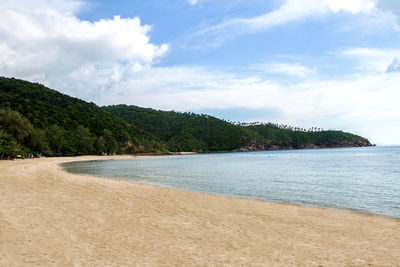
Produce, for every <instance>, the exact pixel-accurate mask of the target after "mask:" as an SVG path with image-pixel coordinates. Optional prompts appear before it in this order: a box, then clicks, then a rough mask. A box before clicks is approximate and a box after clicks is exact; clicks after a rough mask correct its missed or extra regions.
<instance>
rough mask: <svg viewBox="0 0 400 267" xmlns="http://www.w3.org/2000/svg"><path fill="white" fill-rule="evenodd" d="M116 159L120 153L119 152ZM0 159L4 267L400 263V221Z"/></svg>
mask: <svg viewBox="0 0 400 267" xmlns="http://www.w3.org/2000/svg"><path fill="white" fill-rule="evenodd" d="M117 158H121V157H117ZM95 159H104V157H80V158H46V159H34V160H24V161H22V160H21V161H17V162H14V161H1V162H0V266H49V265H50V266H51V265H53V266H73V265H75V266H130V265H139V266H161V265H162V266H164V265H174V266H188V265H189V266H193V265H196V266H221V265H225V266H226V265H242V266H243V265H245V266H250V265H252V266H261V265H262V266H366V265H374V266H400V220H398V219H391V218H385V217H379V216H371V215H364V214H357V213H351V212H346V211H334V210H327V209H321V208H314V207H302V206H294V205H285V204H275V203H268V202H261V201H255V200H246V199H238V198H230V197H223V196H214V195H207V194H198V193H193V192H187V191H182V190H175V189H168V188H161V187H156V186H148V185H139V184H134V183H129V182H124V181H117V180H112V179H105V178H97V177H90V176H83V175H74V174H69V173H66V172H65V171H63V170H62V168H61V167H60V166H59V165H58V163H62V162H68V161H75V160H95Z"/></svg>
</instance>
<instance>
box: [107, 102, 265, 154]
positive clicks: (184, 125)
mask: <svg viewBox="0 0 400 267" xmlns="http://www.w3.org/2000/svg"><path fill="white" fill-rule="evenodd" d="M103 109H104V110H105V111H108V112H110V113H112V114H114V115H116V116H117V117H120V118H122V119H124V120H126V121H127V122H129V123H132V124H135V125H137V126H138V127H140V128H142V129H144V130H146V131H148V132H151V133H153V134H154V135H155V136H157V137H158V138H159V139H160V140H161V141H163V142H164V143H165V144H166V145H167V148H168V150H170V151H230V150H235V149H237V148H239V147H244V146H246V145H247V144H248V143H249V142H251V141H256V140H262V139H263V138H262V137H261V136H260V135H259V134H258V133H256V132H255V131H252V130H250V129H248V128H246V127H242V126H238V125H234V124H232V123H229V122H226V121H223V120H220V119H217V118H215V117H212V116H208V115H198V114H194V113H179V112H174V111H160V110H154V109H149V108H140V107H136V106H126V105H116V106H107V107H103Z"/></svg>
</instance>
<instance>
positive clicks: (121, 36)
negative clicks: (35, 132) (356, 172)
mask: <svg viewBox="0 0 400 267" xmlns="http://www.w3.org/2000/svg"><path fill="white" fill-rule="evenodd" d="M0 18H1V19H0V75H1V76H6V77H16V78H21V79H27V80H30V81H35V82H40V83H43V84H45V85H47V86H49V87H51V88H53V89H56V90H58V91H61V92H63V93H67V94H70V95H72V96H76V97H79V98H82V99H85V100H88V101H92V102H95V103H97V104H98V105H108V104H118V103H125V104H133V105H138V106H143V107H152V108H156V109H163V110H178V111H193V112H197V113H207V114H211V115H214V116H217V117H220V118H224V119H229V120H232V121H266V122H278V123H285V124H290V125H293V126H300V127H304V128H308V127H312V126H318V127H323V128H324V129H341V130H345V131H350V132H353V133H357V134H360V135H363V136H366V137H368V138H369V139H370V140H371V141H372V142H374V143H377V144H382V145H385V144H387V145H389V144H400V45H399V44H400V1H398V0H269V1H267V0H229V1H228V0H146V1H141V0H115V1H106V0H81V1H78V0H36V1H31V0H19V1H15V0H1V1H0Z"/></svg>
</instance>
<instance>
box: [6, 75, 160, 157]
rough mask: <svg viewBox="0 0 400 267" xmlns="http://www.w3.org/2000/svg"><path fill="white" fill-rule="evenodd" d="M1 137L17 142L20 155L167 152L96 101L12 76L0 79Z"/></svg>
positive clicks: (149, 137) (154, 139) (150, 136)
mask: <svg viewBox="0 0 400 267" xmlns="http://www.w3.org/2000/svg"><path fill="white" fill-rule="evenodd" d="M0 134H1V136H3V139H4V138H7V139H10V138H11V139H13V142H15V143H17V144H18V148H17V151H18V152H20V153H28V152H29V151H36V152H40V153H45V154H50V155H51V154H56V153H60V152H61V153H63V154H73V155H79V154H99V153H102V152H108V153H113V152H152V151H160V150H165V148H163V146H162V144H161V143H160V142H158V141H157V140H156V138H154V137H153V136H152V135H151V134H149V133H147V132H145V131H143V130H142V129H140V128H138V127H136V126H134V125H132V124H129V123H127V122H126V121H124V120H123V119H120V118H118V117H116V116H114V115H112V114H110V113H108V112H106V111H103V110H102V109H100V108H99V107H98V106H96V105H95V104H93V103H88V102H85V101H83V100H80V99H77V98H73V97H70V96H67V95H64V94H61V93H59V92H57V91H55V90H51V89H48V88H46V87H44V86H43V85H40V84H36V83H30V82H26V81H22V80H18V79H9V78H0ZM0 142H1V141H0ZM3 142H5V141H3ZM0 156H1V155H0Z"/></svg>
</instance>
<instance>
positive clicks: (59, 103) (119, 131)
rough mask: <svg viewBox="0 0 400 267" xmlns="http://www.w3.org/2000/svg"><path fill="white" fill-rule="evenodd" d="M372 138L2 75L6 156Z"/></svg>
mask: <svg viewBox="0 0 400 267" xmlns="http://www.w3.org/2000/svg"><path fill="white" fill-rule="evenodd" d="M355 145H357V146H358V145H369V142H368V141H367V140H366V139H364V138H361V137H359V136H356V135H352V134H349V133H343V132H341V131H320V130H319V131H315V130H312V131H304V130H300V129H293V128H286V127H281V126H278V125H274V124H251V125H247V124H246V125H237V124H233V123H230V122H227V121H224V120H220V119H217V118H215V117H211V116H208V115H198V114H194V113H179V112H173V111H157V110H153V109H146V108H140V107H136V106H126V105H117V106H108V107H102V108H101V107H98V106H97V105H95V104H94V103H88V102H85V101H83V100H80V99H77V98H73V97H70V96H67V95H64V94H61V93H59V92H57V91H55V90H51V89H48V88H46V87H44V86H43V85H40V84H37V83H30V82H26V81H22V80H18V79H13V78H0V158H7V157H14V156H15V155H17V154H32V153H33V152H36V153H43V154H46V155H57V154H63V155H83V154H101V153H138V152H155V153H160V152H168V151H173V152H176V151H238V150H264V149H285V148H307V147H337V146H355Z"/></svg>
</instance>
